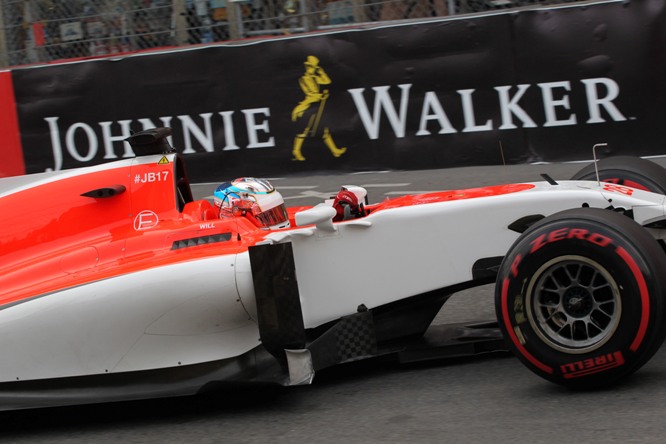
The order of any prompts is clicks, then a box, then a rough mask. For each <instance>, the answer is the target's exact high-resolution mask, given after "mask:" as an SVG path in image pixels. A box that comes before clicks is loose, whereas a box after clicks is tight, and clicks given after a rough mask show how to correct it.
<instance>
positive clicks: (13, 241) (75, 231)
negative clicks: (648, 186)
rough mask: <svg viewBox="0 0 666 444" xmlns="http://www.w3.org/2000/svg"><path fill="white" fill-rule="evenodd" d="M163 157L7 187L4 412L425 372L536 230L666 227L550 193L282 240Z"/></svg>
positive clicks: (650, 199) (315, 228)
mask: <svg viewBox="0 0 666 444" xmlns="http://www.w3.org/2000/svg"><path fill="white" fill-rule="evenodd" d="M164 151H165V152H157V153H155V152H152V151H151V152H148V153H141V154H140V155H139V156H138V157H136V158H133V159H127V160H121V161H117V162H112V163H108V164H104V165H99V166H95V167H89V168H83V169H78V170H69V171H62V172H54V173H44V174H38V175H31V176H24V177H16V178H7V179H2V180H0V214H2V234H1V236H0V337H2V338H3V339H2V341H0V354H2V356H3V357H4V358H3V359H2V360H1V361H0V409H16V408H26V407H38V406H50V405H63V404H75V403H85V402H104V401H115V400H126V399H141V398H151V397H160V396H175V395H186V394H193V393H197V392H200V391H202V390H205V389H208V388H211V387H215V386H217V385H218V384H220V383H225V382H240V381H242V382H252V381H266V382H277V383H280V384H284V385H294V384H303V383H309V382H311V381H312V379H313V377H314V374H315V372H316V371H318V370H319V369H322V368H325V367H328V366H331V365H335V364H338V363H342V362H348V361H353V360H357V359H362V358H367V357H373V356H378V355H382V354H387V353H405V355H404V356H409V351H410V350H412V351H413V350H414V349H410V346H411V345H414V344H416V345H417V346H420V345H419V344H421V342H419V341H422V339H421V338H422V337H423V335H424V334H425V333H426V332H427V331H428V328H429V326H430V324H431V322H432V320H433V318H434V317H435V315H436V314H437V312H438V311H439V309H440V308H441V306H442V305H443V304H444V303H445V302H446V300H447V299H448V297H449V296H450V295H451V294H453V293H454V292H456V291H458V290H461V289H464V288H468V287H472V286H475V285H481V284H487V283H491V282H494V280H495V276H496V273H497V269H498V267H499V265H500V263H501V260H502V258H503V257H504V255H505V254H506V253H507V250H508V249H509V248H510V246H511V245H512V244H513V242H515V241H516V239H517V238H518V237H519V235H520V233H522V232H523V231H525V229H527V227H529V226H530V225H531V224H532V223H534V222H535V221H538V220H540V219H542V218H544V217H546V216H549V215H551V214H553V213H556V212H558V211H561V210H565V209H569V208H577V207H585V206H589V207H593V208H609V209H613V210H615V211H621V212H625V213H627V214H629V215H631V217H633V219H634V220H636V221H637V222H638V223H640V224H641V225H643V226H648V227H649V226H653V227H657V226H658V225H659V223H660V222H661V221H663V220H664V219H666V214H665V205H664V204H665V202H664V199H665V197H664V196H662V195H660V194H654V193H651V192H647V191H643V190H639V189H635V188H630V187H626V186H621V185H615V184H609V183H597V182H595V181H557V182H556V181H554V180H552V179H550V178H546V179H547V180H546V181H543V182H534V183H520V184H508V185H499V186H493V187H483V188H476V189H468V190H455V191H442V192H436V193H428V194H421V195H414V196H405V197H399V198H396V199H391V200H387V201H384V202H381V203H378V204H374V205H367V207H366V210H367V215H365V216H364V217H361V218H357V219H352V220H347V221H342V222H336V223H333V222H332V220H331V219H332V217H333V215H334V213H335V212H334V210H333V209H332V208H331V207H330V206H329V205H327V204H325V203H324V204H322V205H318V206H315V207H298V208H291V209H289V216H290V221H291V227H290V228H285V229H281V230H274V231H267V230H262V229H259V228H258V227H256V226H255V225H253V224H252V223H251V222H249V221H248V220H247V219H245V218H243V217H233V218H219V217H218V213H217V211H216V209H215V207H214V206H213V205H211V203H210V202H208V201H207V200H194V199H193V198H192V193H191V191H190V186H189V183H188V180H187V175H186V171H185V166H184V163H183V159H182V157H180V156H179V155H178V154H176V153H174V152H170V150H168V149H167V150H164ZM332 211H333V212H332ZM650 231H651V233H652V234H653V235H654V236H655V237H656V238H661V237H663V232H662V231H661V230H659V229H658V228H651V229H650ZM577 235H579V236H585V235H586V234H585V233H577ZM547 241H548V240H544V242H547ZM479 331H480V332H481V333H479V335H478V336H479V337H481V339H482V340H481V341H480V343H482V344H483V343H484V340H485V341H488V340H490V342H489V344H490V345H489V348H488V349H495V348H497V347H499V348H501V346H500V345H499V344H500V343H501V338H497V337H496V336H493V335H490V336H489V337H483V333H484V332H485V326H481V327H480V330H479ZM450 333H451V332H450V331H447V332H446V334H450ZM463 334H465V333H463ZM473 336H474V335H473ZM445 339H446V338H445ZM471 342H473V341H471ZM485 350H487V349H485V348H483V347H481V348H480V349H479V351H485ZM412 357H413V355H412ZM415 359H419V358H418V357H416V358H415Z"/></svg>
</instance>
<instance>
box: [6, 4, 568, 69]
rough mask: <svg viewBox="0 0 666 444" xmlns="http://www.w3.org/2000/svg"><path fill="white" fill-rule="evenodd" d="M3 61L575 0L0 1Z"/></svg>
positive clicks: (57, 57)
mask: <svg viewBox="0 0 666 444" xmlns="http://www.w3.org/2000/svg"><path fill="white" fill-rule="evenodd" d="M0 2H1V3H0V4H1V6H0V66H5V67H6V66H14V65H22V64H29V63H41V62H50V61H54V60H61V59H68V58H80V57H91V56H101V55H107V54H114V53H122V52H128V51H137V50H142V49H148V48H157V47H169V46H183V45H193V44H200V43H212V42H222V41H229V40H237V39H243V38H251V37H258V36H267V35H288V34H295V33H303V32H309V31H315V30H321V29H331V28H336V27H337V28H339V27H345V26H357V25H363V24H372V23H373V22H374V23H376V22H385V21H398V20H414V19H422V18H431V17H441V16H450V15H457V14H467V13H474V12H481V11H488V10H498V9H506V8H517V7H525V6H532V5H547V4H557V3H571V2H576V0H0Z"/></svg>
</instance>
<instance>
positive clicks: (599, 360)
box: [560, 351, 624, 379]
mask: <svg viewBox="0 0 666 444" xmlns="http://www.w3.org/2000/svg"><path fill="white" fill-rule="evenodd" d="M623 364H624V356H622V353H621V352H619V351H616V352H614V353H608V354H605V355H601V356H597V357H594V358H590V359H584V360H582V361H576V362H570V363H569V364H564V365H561V366H560V370H561V371H562V374H563V375H564V378H565V379H572V378H579V377H581V376H587V375H590V374H593V373H599V372H603V371H605V370H610V369H611V368H615V367H619V366H621V365H623Z"/></svg>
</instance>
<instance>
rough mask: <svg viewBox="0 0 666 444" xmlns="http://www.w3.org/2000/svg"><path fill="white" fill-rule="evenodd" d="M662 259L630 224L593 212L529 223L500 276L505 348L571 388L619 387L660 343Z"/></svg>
mask: <svg viewBox="0 0 666 444" xmlns="http://www.w3.org/2000/svg"><path fill="white" fill-rule="evenodd" d="M663 270H666V254H665V253H664V251H663V250H662V249H661V247H660V246H659V244H658V242H657V241H656V240H655V239H654V238H653V237H652V235H651V234H650V233H648V231H647V230H645V229H644V228H643V227H641V226H640V225H638V224H637V223H636V222H634V221H633V220H632V219H630V218H628V217H626V216H623V215H620V214H618V213H615V212H612V211H609V210H602V209H597V208H577V209H573V210H567V211H563V212H560V213H557V214H554V215H552V216H550V217H547V218H545V219H543V220H542V221H540V222H538V223H536V224H535V225H533V226H532V227H531V228H530V229H529V230H527V231H526V232H525V233H524V234H523V235H522V236H521V237H520V238H519V239H518V240H517V241H516V243H515V244H514V245H513V246H512V247H511V249H510V250H509V253H508V254H507V255H506V257H505V258H504V261H503V262H502V265H501V267H500V270H499V274H498V280H497V286H496V290H495V308H496V312H497V318H498V320H499V324H500V328H501V329H502V332H503V334H504V337H505V338H506V339H507V342H508V344H509V347H510V348H511V349H512V351H513V352H514V353H515V354H516V355H517V356H518V357H519V359H520V360H521V361H522V362H523V363H524V364H525V365H526V366H527V367H528V368H530V369H531V370H532V371H533V372H534V373H536V374H538V375H539V376H542V377H543V378H545V379H547V380H549V381H552V382H555V383H557V384H561V385H564V386H567V387H571V388H594V387H599V386H604V385H608V384H612V383H615V382H618V381H620V380H622V379H624V378H626V377H627V376H628V375H630V374H631V373H633V372H635V371H636V370H638V369H639V368H640V367H641V366H642V365H643V364H645V363H646V362H647V361H648V360H649V359H650V358H651V357H652V355H654V353H655V352H656V351H657V350H658V349H659V347H660V346H661V344H662V342H663V341H664V337H665V336H666V322H665V321H666V303H665V301H664V296H665V291H666V288H665V286H664V282H663V280H662V279H661V278H660V274H661V273H663Z"/></svg>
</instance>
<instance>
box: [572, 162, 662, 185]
mask: <svg viewBox="0 0 666 444" xmlns="http://www.w3.org/2000/svg"><path fill="white" fill-rule="evenodd" d="M597 171H599V179H600V180H601V181H602V182H611V183H615V184H618V185H626V186H629V187H632V188H638V189H642V190H647V191H652V192H653V193H659V194H666V169H664V168H663V167H661V166H660V165H657V164H656V163H654V162H651V161H649V160H646V159H641V158H640V157H632V156H617V157H609V158H607V159H601V160H599V161H598V162H597V165H596V168H595V165H594V164H592V165H588V166H586V167H585V168H583V169H582V170H580V171H579V172H578V173H576V174H574V176H573V177H572V178H571V179H572V180H595V181H596V180H597Z"/></svg>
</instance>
